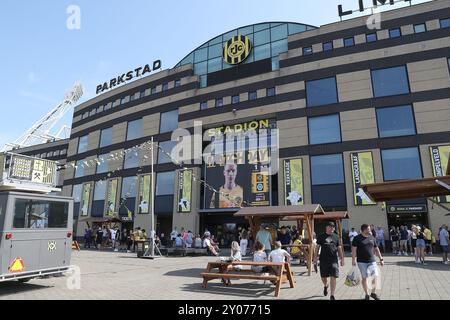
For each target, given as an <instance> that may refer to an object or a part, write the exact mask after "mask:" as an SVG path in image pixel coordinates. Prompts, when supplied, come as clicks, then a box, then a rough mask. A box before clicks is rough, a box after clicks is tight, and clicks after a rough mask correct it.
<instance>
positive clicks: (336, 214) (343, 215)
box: [282, 211, 350, 221]
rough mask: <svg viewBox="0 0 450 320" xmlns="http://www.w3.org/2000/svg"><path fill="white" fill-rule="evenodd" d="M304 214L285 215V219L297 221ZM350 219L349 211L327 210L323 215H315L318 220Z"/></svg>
mask: <svg viewBox="0 0 450 320" xmlns="http://www.w3.org/2000/svg"><path fill="white" fill-rule="evenodd" d="M301 219H302V216H289V217H285V218H283V219H282V220H283V221H296V220H301ZM345 219H350V216H349V215H348V212H347V211H333V212H325V214H323V215H315V216H314V220H316V221H335V220H345Z"/></svg>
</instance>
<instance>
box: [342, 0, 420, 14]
mask: <svg viewBox="0 0 450 320" xmlns="http://www.w3.org/2000/svg"><path fill="white" fill-rule="evenodd" d="M365 1H367V2H369V3H371V4H372V5H373V6H371V7H365V6H364V3H365ZM411 1H412V0H358V4H359V7H358V10H347V11H344V9H343V8H342V4H340V5H338V13H339V17H341V18H342V17H344V16H348V15H352V14H353V13H354V12H357V11H359V12H364V11H366V10H367V9H373V8H378V7H379V6H385V5H394V4H396V3H400V2H402V3H404V2H409V4H410V5H411Z"/></svg>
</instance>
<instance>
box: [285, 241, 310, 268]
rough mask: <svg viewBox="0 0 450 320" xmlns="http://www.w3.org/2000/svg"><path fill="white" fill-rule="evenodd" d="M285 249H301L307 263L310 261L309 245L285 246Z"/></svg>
mask: <svg viewBox="0 0 450 320" xmlns="http://www.w3.org/2000/svg"><path fill="white" fill-rule="evenodd" d="M283 248H299V249H300V252H301V254H302V255H303V256H304V259H305V262H306V261H308V259H309V251H310V250H309V244H286V245H283ZM312 254H313V259H314V251H313V253H312ZM307 267H308V273H311V269H310V266H308V264H307Z"/></svg>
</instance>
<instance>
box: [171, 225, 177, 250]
mask: <svg viewBox="0 0 450 320" xmlns="http://www.w3.org/2000/svg"><path fill="white" fill-rule="evenodd" d="M177 236H178V231H177V227H175V228H173V230H172V232H171V233H170V241H171V244H172V247H173V246H175V239H176V238H177Z"/></svg>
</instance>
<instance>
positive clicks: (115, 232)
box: [109, 227, 120, 252]
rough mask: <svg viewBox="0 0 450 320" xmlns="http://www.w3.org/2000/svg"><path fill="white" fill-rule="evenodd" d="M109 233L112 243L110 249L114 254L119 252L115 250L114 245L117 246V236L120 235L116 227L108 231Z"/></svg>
mask: <svg viewBox="0 0 450 320" xmlns="http://www.w3.org/2000/svg"><path fill="white" fill-rule="evenodd" d="M109 232H110V234H111V243H112V249H113V251H115V252H116V251H119V250H118V249H117V248H116V245H117V236H119V235H120V233H119V230H118V229H117V227H114V228H112V229H110V230H109Z"/></svg>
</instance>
